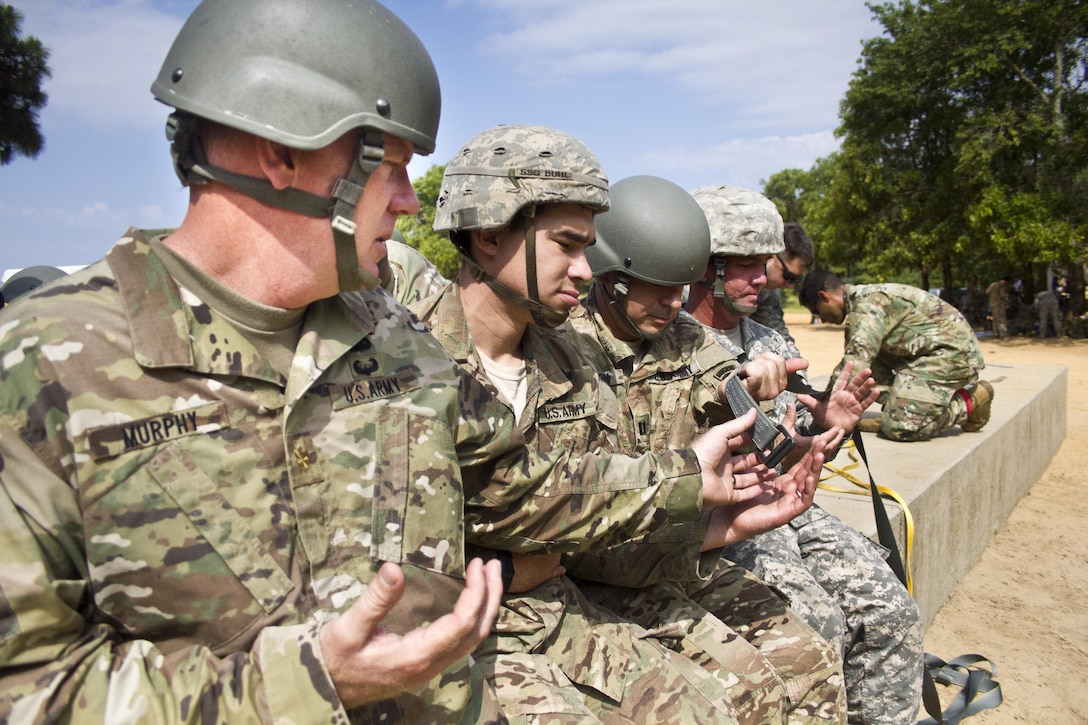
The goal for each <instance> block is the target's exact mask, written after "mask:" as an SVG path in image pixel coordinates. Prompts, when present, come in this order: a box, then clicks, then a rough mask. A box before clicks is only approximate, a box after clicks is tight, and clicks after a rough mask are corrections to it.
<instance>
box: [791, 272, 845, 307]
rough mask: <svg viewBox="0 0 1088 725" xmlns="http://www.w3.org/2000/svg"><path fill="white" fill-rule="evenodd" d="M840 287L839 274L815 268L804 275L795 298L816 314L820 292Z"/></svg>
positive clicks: (831, 290)
mask: <svg viewBox="0 0 1088 725" xmlns="http://www.w3.org/2000/svg"><path fill="white" fill-rule="evenodd" d="M841 287H842V280H841V279H839V275H837V274H835V273H834V272H832V271H831V270H828V269H817V270H813V271H812V272H809V273H808V274H806V275H805V278H804V279H803V280H802V281H801V290H800V291H799V292H798V293H797V298H798V299H799V300H800V301H801V304H802V305H804V306H805V307H807V308H808V309H809V311H810V312H812V313H813V314H816V306H817V305H818V304H819V302H820V294H819V293H820V292H833V291H834V290H837V289H840V288H841Z"/></svg>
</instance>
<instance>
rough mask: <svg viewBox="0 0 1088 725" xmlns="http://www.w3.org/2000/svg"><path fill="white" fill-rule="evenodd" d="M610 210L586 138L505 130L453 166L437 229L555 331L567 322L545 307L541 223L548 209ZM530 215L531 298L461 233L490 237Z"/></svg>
mask: <svg viewBox="0 0 1088 725" xmlns="http://www.w3.org/2000/svg"><path fill="white" fill-rule="evenodd" d="M562 203H569V204H579V205H581V206H585V207H588V208H589V209H591V210H593V212H594V213H598V212H602V211H604V210H605V209H607V208H608V177H607V176H605V173H604V170H603V169H602V168H601V162H600V161H599V160H598V159H597V157H596V156H595V155H594V154H593V152H592V151H590V150H589V148H587V147H586V145H585V144H583V143H582V142H581V141H579V140H578V139H576V138H574V137H573V136H570V135H568V134H565V133H563V132H562V131H556V130H555V129H553V128H547V127H544V126H516V125H501V126H496V127H494V128H492V129H489V130H487V131H484V132H482V133H479V134H477V135H476V136H474V137H473V138H471V139H469V141H467V142H466V143H465V144H464V145H463V146H462V147H461V149H460V150H459V151H458V152H457V153H456V154H455V155H454V156H453V158H452V159H451V160H450V162H449V164H447V165H446V172H445V174H443V176H442V188H441V190H440V191H439V194H438V201H437V204H436V207H437V211H436V213H435V220H434V230H435V231H436V232H440V233H441V232H446V233H448V234H449V235H450V239H451V240H452V241H453V243H454V245H455V246H456V247H457V248H458V249H459V250H460V251H461V254H462V255H463V256H464V258H465V260H466V261H467V262H468V264H469V265H470V266H471V267H472V271H473V274H474V275H475V276H476V278H477V279H479V280H481V281H483V282H486V283H487V284H488V285H489V286H490V287H491V288H492V289H494V290H495V291H496V292H498V293H499V294H501V295H502V296H503V297H506V298H507V299H510V300H513V301H514V302H516V303H517V304H519V305H521V306H523V307H526V308H527V309H529V310H530V311H531V312H532V314H533V319H534V320H535V321H536V323H537V324H539V325H542V326H544V327H555V326H557V325H559V324H562V322H563V321H564V320H565V319H566V315H560V314H558V313H556V312H555V311H554V310H551V309H549V308H548V307H545V306H544V305H543V304H541V302H540V294H539V292H538V288H537V278H536V224H535V223H534V216H535V213H536V207H537V206H538V205H540V204H562ZM518 214H521V215H522V216H524V217H525V271H526V284H527V288H528V292H529V296H528V298H525V297H522V296H521V295H519V294H517V293H516V292H514V291H513V290H511V289H510V288H508V287H506V286H504V285H502V284H500V283H499V281H498V280H496V279H495V278H493V277H491V276H490V275H488V274H486V273H485V272H484V271H483V270H482V269H480V268H479V266H477V265H476V263H475V262H474V261H473V260H472V259H471V256H470V254H469V248H468V245H467V239H466V237H465V235H463V234H461V232H467V231H472V230H476V229H478V230H481V231H489V230H495V229H501V228H502V227H505V226H507V225H508V224H510V223H511V222H512V221H513V220H514V218H515V216H516V215H518Z"/></svg>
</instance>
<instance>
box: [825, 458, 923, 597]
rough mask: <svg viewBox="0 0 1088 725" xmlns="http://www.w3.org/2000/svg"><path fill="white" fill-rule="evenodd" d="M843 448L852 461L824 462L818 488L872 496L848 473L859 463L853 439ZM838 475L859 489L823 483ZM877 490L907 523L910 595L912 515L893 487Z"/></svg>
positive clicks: (909, 586)
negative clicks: (895, 507)
mask: <svg viewBox="0 0 1088 725" xmlns="http://www.w3.org/2000/svg"><path fill="white" fill-rule="evenodd" d="M843 448H845V449H847V451H848V455H849V456H850V460H851V461H852V463H850V464H849V465H846V466H842V467H839V466H834V465H832V464H831V463H825V464H824V469H825V470H826V471H828V472H829V474H828V475H823V476H820V483H819V484H818V488H822V489H823V490H825V491H833V492H835V493H848V494H851V495H854V496H872V492H871V490H870V488H869V484H868V483H865V482H864V481H862V480H860V479H858V478H856V477H855V476H853V475H852V474H850V473H848V471H851V470H853V469H855V468H857V467H858V466H860V465H861V461H859V460H858V454H857V453H858V452H857V447H856V446H855V445H854V441H852V440H848V441H846V443H845V444H843ZM836 476H840V477H842V478H844V479H846V480H847V481H849V482H850V483H852V484H854V485H855V486H857V487H858V488H860V489H861V490H860V491H858V490H854V489H845V488H839V487H838V486H832V485H831V484H828V483H824V481H826V480H828V479H831V478H834V477H836ZM876 490H877V492H879V493H880V495H881V496H884V497H885V498H889V499H891V500H893V501H895V502H896V503H897V504H899V506H900V507H901V508H902V509H903V519H904V520H905V521H906V524H907V547H906V548H907V550H906V552H905V553H904V554H903V569H904V571H905V572H906V575H907V591H908V592H910V593H911V594H912V595H913V594H914V578H913V577H912V576H911V571H910V568H911V550H912V549H913V548H914V517H913V516H911V514H910V508H909V507H908V506H907V502H906V501H904V500H903V497H902V496H900V495H899V494H898V493H896V492H895V491H894V490H893V489H890V488H887V487H886V486H877V487H876Z"/></svg>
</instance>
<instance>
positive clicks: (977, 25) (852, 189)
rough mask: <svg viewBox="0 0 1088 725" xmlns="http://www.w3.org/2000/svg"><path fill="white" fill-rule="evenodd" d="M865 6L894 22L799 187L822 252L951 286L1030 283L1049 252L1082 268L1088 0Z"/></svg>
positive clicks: (868, 57)
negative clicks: (830, 146) (975, 281)
mask: <svg viewBox="0 0 1088 725" xmlns="http://www.w3.org/2000/svg"><path fill="white" fill-rule="evenodd" d="M868 7H869V9H870V10H871V11H872V12H873V14H874V16H875V17H876V19H877V20H878V21H879V23H880V24H881V25H882V26H883V29H884V32H883V34H882V35H880V36H879V37H876V38H872V39H869V40H867V41H866V42H865V43H864V44H863V50H862V57H861V63H860V66H859V69H858V70H857V71H856V72H855V73H854V76H853V78H852V79H851V82H850V86H849V88H848V90H847V93H846V96H845V98H844V99H843V101H842V104H841V110H840V120H841V125H840V127H839V129H838V130H837V134H838V135H839V137H840V138H841V139H842V145H841V149H840V150H839V151H838V152H837V153H835V154H833V155H832V156H831V157H828V158H826V159H821V160H820V162H818V164H817V167H819V168H820V169H821V174H820V175H819V177H818V178H815V177H807V178H806V180H807V181H808V182H809V183H810V184H811V186H806V187H805V188H804V189H803V193H802V194H800V195H798V198H800V199H801V200H802V201H803V200H804V199H805V197H806V195H807V196H811V198H812V201H811V203H808V202H804V201H803V203H802V204H801V209H802V211H803V212H804V214H805V220H806V221H805V225H806V230H807V229H808V227H809V226H810V225H811V226H812V227H813V228H814V230H817V231H818V236H817V235H814V234H813V233H812V232H811V231H810V236H812V237H813V239H814V240H817V241H818V243H820V244H821V248H820V252H821V253H822V256H823V259H824V260H825V261H827V260H832V261H835V262H838V263H842V262H844V261H845V260H846V259H847V258H849V259H850V260H852V261H851V263H853V264H859V263H860V264H863V265H868V266H869V267H871V268H872V269H874V270H877V271H879V272H880V273H881V274H888V275H891V274H895V273H898V272H901V271H902V270H905V269H906V270H915V271H917V272H918V273H919V274H920V275H921V278H922V284H923V286H928V285H929V284H930V280H929V274H930V273H931V272H932V273H934V274H936V275H939V281H938V280H934V281H937V283H938V284H941V285H942V286H944V287H950V286H952V285H953V284H954V283H955V281H956V280H961V281H962V280H964V279H966V277H967V276H968V274H970V273H972V272H977V273H979V274H980V275H981V276H983V277H986V276H990V277H996V276H1000V275H1001V274H1008V273H1019V274H1022V275H1023V276H1024V277H1025V280H1026V281H1028V283H1029V285H1030V284H1031V283H1032V282H1041V281H1042V280H1041V272H1042V270H1045V268H1046V266H1047V265H1049V264H1050V263H1054V262H1058V263H1062V264H1064V265H1065V267H1066V268H1067V269H1068V270H1069V271H1070V274H1071V275H1072V276H1073V277H1074V279H1072V280H1071V281H1072V282H1074V284H1075V282H1076V280H1075V278H1076V277H1077V276H1080V277H1081V279H1082V278H1083V277H1082V274H1080V272H1079V270H1081V269H1082V264H1083V262H1085V261H1086V257H1088V250H1086V247H1085V242H1084V240H1085V237H1086V235H1088V143H1086V142H1088V138H1086V135H1088V88H1086V86H1085V83H1086V81H1088V3H1083V2H1080V0H922V1H920V2H915V1H913V0H899V1H898V2H887V3H883V4H869V6H868ZM772 181H776V179H775V178H774V177H772ZM1033 272H1034V275H1033ZM1033 277H1034V279H1033ZM1080 297H1081V298H1083V291H1081V293H1080ZM1080 304H1081V305H1083V301H1082V300H1081V302H1080ZM1081 309H1083V307H1082V308H1081Z"/></svg>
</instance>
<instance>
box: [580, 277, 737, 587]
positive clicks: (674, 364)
mask: <svg viewBox="0 0 1088 725" xmlns="http://www.w3.org/2000/svg"><path fill="white" fill-rule="evenodd" d="M569 322H570V325H571V327H573V328H574V330H575V331H576V332H577V333H578V340H579V342H580V345H581V347H582V349H583V352H584V354H585V355H586V357H587V358H589V359H590V361H591V362H592V364H593V365H594V367H596V368H597V369H598V370H601V371H602V373H601V375H602V376H604V377H606V378H607V379H608V380H609V382H610V383H611V385H612V388H613V390H614V391H615V393H616V397H617V398H618V400H619V406H620V413H621V414H620V426H619V443H620V447H621V449H622V451H623V452H624V453H626V454H627V455H641V454H643V453H646V452H647V451H649V452H653V453H660V452H663V451H669V450H674V449H677V448H682V447H685V446H689V445H691V441H692V440H693V439H694V438H695V436H696V435H697V434H698V433H699V432H700V430H702V429H704V428H706V427H708V426H710V425H715V424H717V423H722V422H724V421H726V420H729V419H730V418H732V417H733V413H732V411H731V410H730V409H729V407H728V405H726V404H724V403H723V402H722V401H721V400H720V399H719V398H718V386H719V384H720V383H721V382H722V381H723V380H725V379H726V378H727V377H728V376H729V375H730V374H732V373H733V371H734V370H736V368H737V367H738V363H737V359H736V356H735V355H732V354H730V353H728V352H727V351H726V350H725V349H724V348H722V346H721V345H720V344H718V342H717V340H716V339H715V338H714V337H713V336H712V335H710V334H708V332H707V329H706V328H704V327H703V326H702V325H701V324H699V323H698V322H697V321H696V320H695V319H694V318H692V317H690V316H686V315H684V316H681V317H678V318H677V319H676V320H675V321H674V322H673V323H672V325H670V326H669V328H668V331H667V332H666V333H665V334H664V335H662V336H660V337H658V338H657V339H655V340H653V341H651V342H650V344H649V346H648V348H647V350H646V351H645V353H644V354H643V355H642V357H641V358H640V359H639V360H635V357H634V354H633V353H632V351H631V348H630V347H629V346H628V345H627V344H626V343H624V342H622V341H621V340H619V339H617V338H616V337H615V335H613V334H612V332H611V330H609V328H608V326H607V325H606V324H605V322H604V321H603V320H602V319H601V317H600V313H599V312H598V310H597V305H596V301H595V298H594V295H593V293H592V292H591V293H590V294H589V295H588V296H587V297H586V298H585V299H583V301H582V306H581V307H579V308H578V309H576V310H575V311H574V312H573V313H572V314H571V317H570V321H569ZM636 365H637V369H636ZM705 533H706V520H705V519H704V520H700V521H696V522H692V523H690V524H685V525H681V526H672V527H669V528H667V529H663V530H661V531H658V532H655V533H653V534H650V535H648V536H644V537H640V538H639V539H636V540H634V541H631V542H628V543H626V544H624V545H621V546H618V547H612V548H610V549H605V548H603V547H602V548H598V549H594V550H592V551H588V552H582V553H579V554H577V555H573V556H568V557H566V558H565V561H564V565H565V566H566V567H567V570H568V571H569V572H570V573H571V574H572V575H573V576H576V577H579V578H583V579H589V580H592V581H597V582H602V583H606V584H615V585H618V586H626V587H638V586H647V585H650V584H654V583H657V582H662V581H667V582H690V581H698V580H700V579H702V577H703V576H704V574H705V572H707V571H708V570H709V569H711V568H713V566H714V565H715V564H716V563H717V560H718V558H719V554H720V551H710V552H705V553H703V552H700V548H701V546H702V542H703V537H704V535H705Z"/></svg>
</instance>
